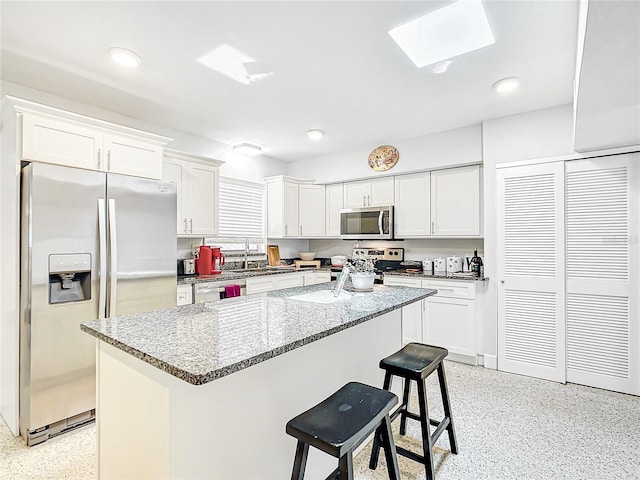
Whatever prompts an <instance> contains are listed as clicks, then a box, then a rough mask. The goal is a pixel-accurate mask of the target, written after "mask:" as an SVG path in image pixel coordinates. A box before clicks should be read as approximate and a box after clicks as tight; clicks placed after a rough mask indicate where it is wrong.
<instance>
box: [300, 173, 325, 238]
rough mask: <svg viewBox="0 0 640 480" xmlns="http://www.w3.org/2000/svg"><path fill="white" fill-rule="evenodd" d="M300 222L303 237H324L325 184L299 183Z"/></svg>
mask: <svg viewBox="0 0 640 480" xmlns="http://www.w3.org/2000/svg"><path fill="white" fill-rule="evenodd" d="M298 223H299V225H300V236H301V237H324V235H325V187H324V185H298Z"/></svg>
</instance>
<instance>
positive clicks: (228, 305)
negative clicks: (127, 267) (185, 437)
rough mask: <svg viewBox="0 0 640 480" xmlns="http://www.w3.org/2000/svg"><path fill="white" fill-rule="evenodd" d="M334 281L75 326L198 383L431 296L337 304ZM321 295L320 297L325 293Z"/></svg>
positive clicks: (371, 295)
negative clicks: (327, 299) (328, 300)
mask: <svg viewBox="0 0 640 480" xmlns="http://www.w3.org/2000/svg"><path fill="white" fill-rule="evenodd" d="M334 285H335V282H330V283H322V284H319V285H313V286H308V287H296V288H288V289H285V290H277V291H273V292H268V293H263V294H256V295H247V296H242V297H235V298H230V299H225V300H220V301H216V302H211V303H197V304H191V305H184V306H180V307H174V308H169V309H165V310H156V311H152V312H145V313H139V314H131V315H123V316H121V317H114V318H107V319H104V320H94V321H91V322H86V323H83V324H81V326H80V328H81V329H82V330H83V331H84V332H86V333H88V334H90V335H93V336H94V337H96V338H98V339H99V340H101V341H103V342H106V343H108V344H111V345H113V346H115V347H116V348H119V349H121V350H123V351H124V352H126V353H128V354H130V355H132V356H134V357H136V358H138V359H140V360H142V361H144V362H147V363H149V364H151V365H153V366H155V367H157V368H159V369H161V370H163V371H165V372H166V373H168V374H170V375H173V376H175V377H178V378H180V379H182V380H184V381H186V382H188V383H191V384H194V385H202V384H205V383H208V382H211V381H213V380H216V379H218V378H222V377H224V376H226V375H230V374H232V373H234V372H237V371H240V370H242V369H245V368H248V367H250V366H252V365H255V364H258V363H260V362H263V361H265V360H268V359H270V358H273V357H275V356H277V355H281V354H283V353H286V352H288V351H291V350H294V349H296V348H299V347H302V346H304V345H306V344H309V343H311V342H314V341H316V340H320V339H322V338H324V337H327V336H329V335H332V334H334V333H337V332H340V331H341V330H345V329H347V328H350V327H353V326H355V325H358V324H360V323H362V322H366V321H367V320H370V319H372V318H375V317H378V316H380V315H383V314H385V313H387V312H390V311H392V310H396V309H398V308H401V307H403V306H405V305H408V304H410V303H413V302H416V301H419V300H422V299H423V298H426V297H428V296H430V295H434V294H435V293H436V290H433V289H424V288H411V287H400V286H384V285H374V288H373V291H372V292H366V293H355V292H347V293H348V296H347V297H346V298H345V299H342V300H339V301H337V302H334V303H317V302H312V301H305V300H303V299H301V298H296V297H301V296H304V295H307V296H309V294H311V296H313V295H317V296H320V297H322V298H325V297H328V296H330V295H329V294H330V293H331V292H330V290H332V289H333V286H334ZM322 292H324V293H322Z"/></svg>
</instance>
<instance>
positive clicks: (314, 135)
mask: <svg viewBox="0 0 640 480" xmlns="http://www.w3.org/2000/svg"><path fill="white" fill-rule="evenodd" d="M307 135H308V136H309V138H310V139H312V140H320V139H321V138H322V137H324V130H320V129H317V128H314V129H311V130H307Z"/></svg>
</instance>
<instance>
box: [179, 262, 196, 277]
mask: <svg viewBox="0 0 640 480" xmlns="http://www.w3.org/2000/svg"><path fill="white" fill-rule="evenodd" d="M182 266H183V271H184V274H185V275H193V274H194V273H196V261H195V259H193V258H187V259H186V260H183V261H182Z"/></svg>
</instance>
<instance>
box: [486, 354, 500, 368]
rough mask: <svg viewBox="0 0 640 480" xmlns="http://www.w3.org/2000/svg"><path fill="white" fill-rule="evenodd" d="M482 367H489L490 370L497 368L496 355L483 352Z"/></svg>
mask: <svg viewBox="0 0 640 480" xmlns="http://www.w3.org/2000/svg"><path fill="white" fill-rule="evenodd" d="M484 368H490V369H492V370H497V369H498V356H497V355H487V354H486V353H485V354H484Z"/></svg>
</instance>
